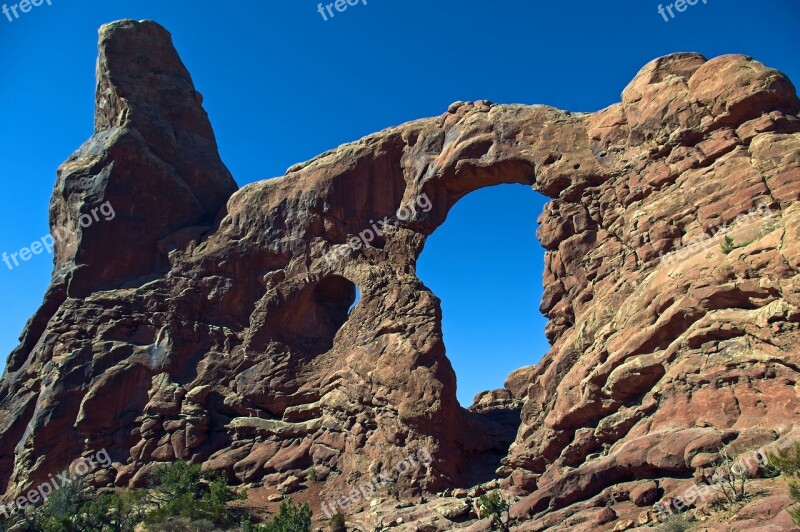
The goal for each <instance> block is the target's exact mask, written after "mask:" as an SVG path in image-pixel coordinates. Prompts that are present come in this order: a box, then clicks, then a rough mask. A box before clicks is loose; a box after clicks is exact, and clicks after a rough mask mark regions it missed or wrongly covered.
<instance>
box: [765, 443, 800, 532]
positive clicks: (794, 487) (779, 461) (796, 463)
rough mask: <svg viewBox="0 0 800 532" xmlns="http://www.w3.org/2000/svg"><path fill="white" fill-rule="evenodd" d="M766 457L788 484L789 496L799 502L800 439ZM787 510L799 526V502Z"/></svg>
mask: <svg viewBox="0 0 800 532" xmlns="http://www.w3.org/2000/svg"><path fill="white" fill-rule="evenodd" d="M767 459H768V461H769V465H770V466H771V467H773V468H775V469H776V470H777V471H778V472H779V473H780V474H781V476H782V477H783V478H785V479H786V482H787V483H788V484H789V496H790V497H791V498H792V500H793V501H794V502H796V503H800V441H796V442H794V445H793V446H792V448H791V449H787V450H784V451H781V452H779V453H778V454H770V455H769V456H768V457H767ZM787 512H789V515H791V516H792V522H794V524H795V525H798V526H800V504H795V505H794V506H792V507H791V508H789V509H788V510H787Z"/></svg>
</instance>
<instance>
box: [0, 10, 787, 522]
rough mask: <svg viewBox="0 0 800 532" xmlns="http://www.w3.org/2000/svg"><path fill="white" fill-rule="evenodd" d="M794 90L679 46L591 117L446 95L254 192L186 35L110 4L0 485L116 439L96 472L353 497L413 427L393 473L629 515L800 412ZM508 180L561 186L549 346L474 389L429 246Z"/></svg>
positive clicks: (124, 480) (122, 480)
mask: <svg viewBox="0 0 800 532" xmlns="http://www.w3.org/2000/svg"><path fill="white" fill-rule="evenodd" d="M798 111H800V101H798V98H797V95H796V92H795V89H794V87H793V86H792V84H791V83H790V82H789V81H788V80H787V79H786V77H785V76H783V75H782V74H781V73H779V72H777V71H775V70H772V69H770V68H768V67H766V66H764V65H762V64H761V63H758V62H757V61H755V60H753V59H751V58H748V57H744V56H739V55H728V56H722V57H718V58H715V59H711V60H707V59H705V58H703V57H701V56H700V55H697V54H676V55H671V56H667V57H663V58H660V59H657V60H655V61H652V62H651V63H649V64H648V65H646V66H645V67H644V68H643V69H642V70H641V71H640V72H639V74H638V75H637V76H636V77H635V79H634V80H633V81H632V82H631V83H630V84H629V85H628V87H627V88H626V89H625V90H624V92H623V94H622V101H621V103H618V104H615V105H612V106H611V107H609V108H607V109H604V110H601V111H598V112H596V113H588V114H575V113H570V112H567V111H561V110H558V109H553V108H550V107H545V106H530V105H495V104H492V103H491V102H488V101H480V102H472V103H465V102H459V103H456V104H453V105H452V106H451V107H450V109H449V110H448V111H447V112H446V113H445V114H443V115H441V116H439V117H434V118H427V119H422V120H417V121H414V122H410V123H407V124H404V125H401V126H398V127H394V128H390V129H387V130H384V131H382V132H380V133H376V134H373V135H370V136H368V137H365V138H363V139H361V140H359V141H356V142H353V143H350V144H346V145H343V146H340V147H339V148H337V149H335V150H332V151H330V152H327V153H324V154H322V155H320V156H318V157H317V158H315V159H312V160H311V161H308V162H305V163H302V164H298V165H295V166H293V167H292V168H290V169H289V170H288V171H287V173H286V175H285V176H282V177H279V178H275V179H270V180H267V181H262V182H258V183H253V184H250V185H248V186H245V187H243V188H241V189H239V190H237V187H236V184H235V182H234V181H233V179H232V177H231V175H230V173H229V172H228V171H227V169H226V168H225V166H224V164H223V163H222V162H221V160H220V158H219V156H218V154H217V150H216V142H215V140H214V134H213V132H212V130H211V126H210V125H209V122H208V119H207V116H206V114H205V112H204V111H203V108H202V97H201V96H200V95H199V93H198V92H197V91H196V90H195V89H194V86H193V84H192V81H191V77H190V76H189V74H188V72H187V71H186V69H185V68H184V66H183V64H182V63H181V61H180V58H179V57H178V55H177V52H176V51H175V50H174V48H173V46H172V43H171V38H170V36H169V34H168V33H167V32H166V31H165V30H164V29H163V28H161V27H160V26H158V25H157V24H155V23H153V22H149V21H142V22H134V21H120V22H115V23H112V24H109V25H106V26H104V27H103V28H101V30H100V60H99V63H98V85H97V105H96V111H95V134H94V135H93V136H92V138H91V139H89V140H88V141H87V142H86V143H85V144H84V145H83V146H82V147H81V148H80V149H79V150H78V151H77V152H76V153H75V154H74V155H73V156H72V157H70V159H69V160H68V161H67V162H65V163H64V164H63V165H62V167H61V168H60V169H59V174H58V181H57V183H56V187H55V190H54V193H53V199H52V201H51V226H52V227H53V228H54V229H58V228H69V229H70V230H71V231H72V234H73V236H72V237H71V238H70V239H67V240H66V241H65V242H62V243H61V244H59V245H58V246H57V248H56V256H55V265H56V268H55V271H54V275H53V280H52V284H51V286H50V288H49V290H48V292H47V294H46V296H45V299H44V302H43V304H42V307H41V308H40V309H39V311H37V313H36V314H35V315H34V316H33V317H32V318H31V320H30V321H29V322H28V324H27V326H26V329H25V331H24V332H23V334H22V337H21V344H20V346H19V347H18V348H17V349H16V350H15V351H14V352H13V353H12V354H11V357H10V359H9V362H8V365H7V367H6V371H5V374H4V376H3V379H2V381H0V492H2V493H5V496H6V497H7V498H10V497H12V496H13V495H14V494H16V493H18V492H19V491H21V490H24V489H27V488H28V487H30V486H31V485H35V484H38V483H39V482H41V481H43V480H45V479H46V478H47V476H48V475H49V474H51V473H54V472H55V471H60V470H62V469H63V468H65V467H67V466H69V465H70V463H71V462H72V461H74V460H76V459H78V458H79V457H81V456H88V455H90V454H92V453H94V452H96V451H97V450H100V449H103V448H105V449H107V450H108V451H109V453H110V455H111V457H112V458H113V460H114V464H113V467H111V468H109V469H107V470H103V471H99V472H97V473H95V474H93V475H92V477H91V480H92V481H93V482H94V483H96V484H98V485H117V486H126V485H138V484H141V483H142V482H143V481H144V478H145V477H146V475H147V473H148V471H149V470H150V469H151V468H152V467H153V466H154V465H156V464H159V463H163V462H168V461H173V460H176V459H183V460H192V461H195V462H202V463H204V464H205V467H209V468H214V469H217V470H220V471H224V472H226V473H227V475H228V476H229V478H230V479H231V480H237V481H240V482H245V483H251V482H260V481H263V482H265V483H269V482H274V483H278V482H282V481H285V480H286V479H287V478H289V477H290V476H291V475H298V476H302V471H304V470H306V469H307V468H308V467H310V466H314V467H315V468H318V469H319V470H320V471H321V472H323V474H324V475H325V476H326V478H327V479H328V480H327V482H326V490H328V492H329V493H331V494H333V495H338V494H340V493H342V491H343V490H346V489H347V486H353V485H357V484H358V483H359V482H360V481H361V479H364V478H367V477H368V476H370V475H376V474H379V473H381V472H384V471H389V470H391V469H392V468H393V467H394V466H395V464H397V463H398V462H400V461H401V460H403V458H404V457H406V456H407V455H408V454H409V453H410V452H417V451H419V450H422V449H426V450H428V452H430V454H431V456H432V458H433V460H432V462H431V463H430V464H429V465H426V466H425V467H420V468H417V469H414V470H413V471H411V472H410V473H409V474H408V475H405V476H401V477H400V478H399V480H398V482H397V483H396V485H395V487H394V488H393V489H395V490H396V491H397V492H398V493H404V494H409V495H419V494H422V493H432V492H439V491H441V490H443V489H446V488H454V487H457V488H469V487H471V486H475V485H477V484H480V483H482V482H485V481H488V480H490V479H491V478H492V477H498V478H499V479H500V480H499V485H500V486H501V487H504V488H505V489H507V490H510V491H511V492H513V493H515V494H516V495H517V497H518V498H519V502H517V503H516V504H515V506H514V507H513V509H512V516H514V517H516V518H519V519H522V520H527V521H528V522H530V523H539V524H540V528H536V526H539V525H533V524H532V525H530V526H531V528H529V529H531V530H533V529H542V528H544V527H547V526H556V525H557V524H558V523H559V522H561V521H563V520H564V519H565V518H566V517H567V516H574V515H581V516H584V520H583V521H579V523H581V522H583V523H589V524H587V525H586V526H590V525H591V526H595V525H596V526H597V527H598V528H602V527H609V529H611V528H613V527H614V526H615V521H616V520H618V517H619V516H617V514H616V513H615V514H614V515H613V516H612V515H611V514H609V511H605V510H604V509H603V508H604V507H602V508H601V507H598V506H596V505H595V503H596V501H598V500H600V499H598V497H600V498H602V497H604V496H607V494H608V492H607V490H608V488H609V487H610V486H615V485H620V486H623V487H626V488H625V489H627V490H628V491H627V492H626V493H627V494H628V495H626V496H623V500H628V502H629V506H630V508H628V510H630V512H634V511H637V512H638V511H641V510H642V508H639V506H642V507H644V506H647V505H649V504H652V502H653V501H654V500H656V499H657V498H660V497H662V496H665V495H668V494H669V493H670V492H671V491H675V490H676V489H677V487H678V486H680V483H681V482H682V481H685V480H686V479H687V478H691V476H692V475H693V474H696V473H697V472H698V471H702V470H703V468H707V467H708V466H709V465H710V463H711V461H712V460H713V458H714V453H715V452H716V450H718V449H719V447H720V446H721V445H722V444H724V443H725V444H734V445H738V446H740V447H742V448H745V447H746V448H748V449H750V448H754V447H757V446H760V445H765V444H769V443H771V442H774V441H776V440H778V439H780V438H782V437H783V438H785V437H787V435H790V434H792V430H793V427H794V426H795V425H796V424H797V421H798V419H800V398H799V397H798V394H797V389H796V382H797V380H798V370H799V367H798V366H799V365H800V353H798V345H800V277H799V276H798V270H799V269H800V238H798V237H799V236H800V235H799V234H798V233H800V224H798V222H800V202H798V199H800V120H799V119H798ZM503 183H521V184H525V185H529V186H532V187H533V188H534V189H535V190H537V191H539V192H541V193H542V194H545V195H546V196H548V197H549V198H551V201H550V203H548V204H547V206H546V208H545V211H544V213H542V214H541V216H540V217H539V221H540V224H541V227H540V230H539V233H538V236H539V239H540V241H541V243H542V245H543V246H544V247H545V248H546V250H547V253H546V256H545V261H546V265H545V275H544V286H545V291H544V297H543V300H542V302H541V310H542V312H544V313H545V315H546V316H547V317H548V319H549V323H548V326H547V336H548V339H549V340H550V342H551V344H552V347H551V349H550V351H549V352H548V353H547V354H546V355H545V357H544V359H543V360H542V362H541V363H539V364H538V365H536V366H531V367H526V368H521V369H519V370H517V371H515V372H514V373H512V374H511V375H510V376H509V378H508V380H507V383H506V388H505V389H504V390H496V391H492V392H487V393H485V394H480V395H479V396H478V397H477V398H476V403H475V406H474V408H472V409H469V410H465V409H463V408H461V407H460V406H459V405H458V403H457V401H456V379H455V374H454V372H453V369H452V367H451V364H450V362H449V360H448V359H447V356H446V354H445V345H444V343H443V340H442V331H441V308H440V305H439V300H438V299H437V297H436V295H435V294H433V293H432V292H431V291H430V290H428V289H427V288H426V287H425V285H424V284H423V283H422V282H421V281H420V279H419V278H418V277H417V275H416V271H415V267H416V260H417V257H418V256H419V254H420V252H421V251H422V249H423V247H424V245H425V240H426V238H427V237H428V236H429V235H430V234H432V233H433V232H434V231H435V230H436V228H437V227H438V226H439V225H441V224H442V223H443V222H444V220H445V218H446V216H447V213H448V211H449V209H450V208H451V207H452V206H453V205H454V204H455V203H456V202H457V201H458V200H459V199H461V198H462V197H464V196H465V195H467V194H469V193H470V192H472V191H474V190H477V189H479V188H483V187H486V186H491V185H497V184H503ZM423 195H424V197H426V198H427V200H429V201H430V209H428V210H427V211H426V210H423V209H422V208H417V209H411V210H410V211H411V212H408V213H406V214H408V215H402V216H401V215H399V214H398V209H399V208H400V207H401V206H404V205H406V206H407V205H410V204H415V201H416V200H417V199H418V198H420V197H422V196H423ZM105 201H108V202H110V203H111V204H112V205H113V206H114V208H115V210H116V213H117V216H116V217H115V219H113V220H111V221H103V222H100V223H97V224H93V225H91V226H89V227H86V228H81V227H80V226H79V225H78V223H77V219H78V217H79V216H80V215H81V214H82V213H85V212H88V211H89V210H90V209H92V208H93V207H95V206H97V205H99V204H101V203H103V202H105ZM417 205H419V203H417ZM534 214H535V213H531V215H532V216H534ZM370 228H375V229H381V231H380V233H381V234H380V235H377V234H375V238H373V239H372V241H371V242H368V243H364V242H363V241H362V242H361V244H360V245H359V246H357V247H358V249H354V248H356V245H354V242H355V240H354V239H356V240H358V239H357V238H356V237H358V235H360V234H361V233H363V232H364V231H365V230H368V229H370ZM497 230H498V231H500V230H502V228H500V227H498V228H497ZM715 231H716V235H715V236H714V237H713V238H711V237H709V238H705V239H703V238H702V237H703V236H704V235H708V234H710V233H712V232H715ZM376 233H377V232H376ZM723 233H724V235H725V236H728V237H729V238H730V239H731V240H732V249H726V250H723V246H722V245H721V244H722V243H724V240H723ZM693 243H694V244H693ZM332 251H334V252H336V258H335V259H334V260H331V256H332V255H330V254H329V253H330V252H332ZM726 251H727V253H726ZM671 252H675V253H671ZM356 287H358V289H359V290H360V292H361V299H360V301H359V302H358V304H357V305H356V306H355V308H353V309H352V311H350V312H348V311H349V309H350V307H351V305H352V304H353V302H354V300H355V294H356ZM488 356H489V354H487V357H488ZM604 494H605V495H604ZM625 497H627V499H625ZM445 502H447V505H445ZM437 504H438V503H437ZM445 506H446V507H445ZM462 506H464V504H462V503H461V502H458V501H449V502H448V501H444V502H442V503H441V505H440V506H437V508H439V510H437V511H438V513H439V514H441V515H442V516H446V515H449V514H452V515H456V514H459V516H460V513H461V510H462ZM637 508H638V510H637ZM610 512H612V513H613V512H614V511H613V510H610ZM617 513H619V512H617ZM637 515H638V513H637ZM437 519H438V517H437ZM575 519H576V518H575V517H573V521H571V523H573V524H571V525H570V526H573V525H574V526H577V525H575V524H574V520H575ZM592 523H594V524H592Z"/></svg>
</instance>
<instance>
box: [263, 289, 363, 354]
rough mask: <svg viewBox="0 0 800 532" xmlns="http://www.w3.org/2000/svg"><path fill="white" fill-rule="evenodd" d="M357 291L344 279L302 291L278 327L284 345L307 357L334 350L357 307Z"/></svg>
mask: <svg viewBox="0 0 800 532" xmlns="http://www.w3.org/2000/svg"><path fill="white" fill-rule="evenodd" d="M357 294H358V288H357V287H356V285H355V283H353V282H352V281H350V280H349V279H347V278H345V277H342V276H341V275H329V276H327V277H323V278H322V279H320V280H319V281H317V282H316V283H312V284H309V285H307V286H305V287H303V289H302V290H300V291H299V293H297V294H296V295H295V296H294V297H293V298H292V299H293V300H292V301H290V302H289V303H290V304H289V305H288V307H287V308H286V311H285V312H284V313H283V316H282V319H281V320H280V322H279V323H278V324H277V326H276V327H275V330H276V331H277V332H278V334H279V335H281V336H282V337H283V341H284V342H285V343H287V344H288V345H292V346H295V347H296V348H298V349H300V350H301V351H302V352H304V353H305V354H307V355H311V356H316V355H320V354H322V353H325V352H326V351H329V350H330V349H331V348H332V347H333V341H334V338H335V336H336V333H337V332H338V331H339V329H341V328H342V326H343V325H344V324H345V322H346V321H347V318H348V317H349V315H350V312H351V310H352V308H353V307H354V305H355V303H356V297H357Z"/></svg>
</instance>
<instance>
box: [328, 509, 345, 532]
mask: <svg viewBox="0 0 800 532" xmlns="http://www.w3.org/2000/svg"><path fill="white" fill-rule="evenodd" d="M328 528H329V529H330V531H331V532H347V520H346V519H345V517H344V514H342V513H337V514H335V515H334V516H333V517H331V520H330V521H328Z"/></svg>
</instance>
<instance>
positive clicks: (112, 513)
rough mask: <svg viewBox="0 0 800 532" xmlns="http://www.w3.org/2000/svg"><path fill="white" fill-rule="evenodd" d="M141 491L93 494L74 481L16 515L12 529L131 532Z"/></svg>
mask: <svg viewBox="0 0 800 532" xmlns="http://www.w3.org/2000/svg"><path fill="white" fill-rule="evenodd" d="M140 501H141V494H140V492H138V491H136V490H132V491H130V492H128V493H127V494H125V495H124V496H119V495H117V494H116V493H103V494H100V495H98V494H96V493H95V492H94V491H93V490H92V489H87V488H84V487H83V486H82V485H81V484H80V483H78V482H74V483H70V484H67V485H66V486H63V487H61V488H60V489H58V490H56V491H54V492H53V493H52V494H51V495H50V497H48V499H47V500H46V501H45V502H44V504H42V506H40V507H39V508H36V509H35V510H33V511H31V512H30V513H29V514H28V515H27V516H25V517H21V516H20V517H19V518H18V520H17V522H16V523H15V527H16V528H14V530H19V531H23V530H24V531H26V532H73V531H83V530H92V531H95V532H132V531H133V530H134V528H135V526H136V524H137V523H139V522H141V519H142V516H143V512H142V510H141V506H140Z"/></svg>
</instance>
